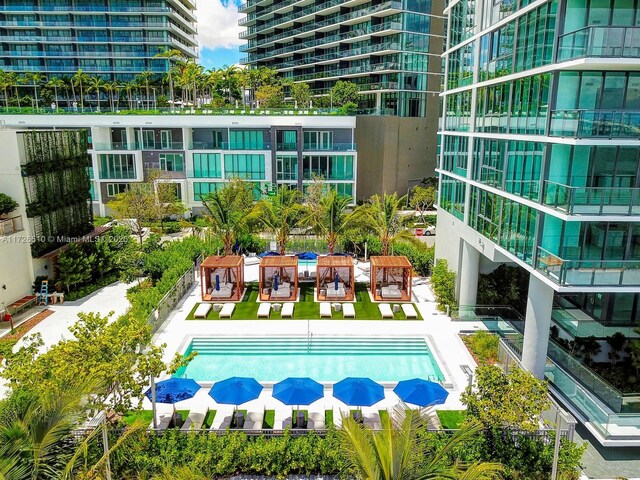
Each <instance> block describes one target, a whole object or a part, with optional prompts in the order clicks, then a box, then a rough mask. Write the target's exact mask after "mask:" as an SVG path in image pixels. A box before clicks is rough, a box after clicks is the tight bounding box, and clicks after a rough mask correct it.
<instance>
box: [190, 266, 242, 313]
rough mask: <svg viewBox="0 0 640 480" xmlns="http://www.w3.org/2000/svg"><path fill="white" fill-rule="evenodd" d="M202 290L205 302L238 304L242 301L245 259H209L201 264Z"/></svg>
mask: <svg viewBox="0 0 640 480" xmlns="http://www.w3.org/2000/svg"><path fill="white" fill-rule="evenodd" d="M216 277H217V279H216ZM200 288H201V293H202V301H204V302H214V301H215V302H224V301H227V302H236V301H239V300H240V299H242V295H243V293H244V257H240V256H237V255H229V256H225V257H221V256H212V257H207V258H206V259H205V261H204V262H202V263H201V264H200Z"/></svg>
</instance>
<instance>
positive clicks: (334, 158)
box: [302, 155, 353, 180]
mask: <svg viewBox="0 0 640 480" xmlns="http://www.w3.org/2000/svg"><path fill="white" fill-rule="evenodd" d="M302 168H303V173H302V175H303V177H302V178H303V179H304V180H312V179H313V177H314V176H320V177H323V178H325V179H327V180H352V179H353V156H352V155H305V156H304V158H303V162H302Z"/></svg>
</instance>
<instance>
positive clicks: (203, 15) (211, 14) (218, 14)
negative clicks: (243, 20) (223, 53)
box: [196, 0, 245, 49]
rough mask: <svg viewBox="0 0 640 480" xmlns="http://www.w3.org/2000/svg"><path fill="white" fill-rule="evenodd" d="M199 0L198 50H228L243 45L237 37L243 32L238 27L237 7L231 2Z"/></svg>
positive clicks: (197, 14)
mask: <svg viewBox="0 0 640 480" xmlns="http://www.w3.org/2000/svg"><path fill="white" fill-rule="evenodd" d="M224 3H225V4H226V6H225V5H223V2H222V1H221V0H200V1H199V2H198V4H197V6H198V8H197V10H196V16H197V17H198V41H199V43H200V48H201V49H202V48H218V47H224V48H230V47H235V46H238V45H242V44H243V43H245V42H244V41H242V40H240V38H239V37H238V35H239V34H240V32H241V31H242V30H243V28H242V27H240V26H238V19H239V18H240V17H242V16H243V15H241V14H240V13H238V7H237V6H236V5H235V4H234V2H233V1H228V0H227V1H224Z"/></svg>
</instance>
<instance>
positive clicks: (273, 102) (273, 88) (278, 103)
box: [256, 85, 284, 108]
mask: <svg viewBox="0 0 640 480" xmlns="http://www.w3.org/2000/svg"><path fill="white" fill-rule="evenodd" d="M256 100H257V101H258V103H259V104H260V106H262V107H266V108H280V107H282V104H283V103H284V93H283V91H282V86H281V85H263V86H261V87H260V88H258V91H257V92H256Z"/></svg>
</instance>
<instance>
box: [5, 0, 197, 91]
mask: <svg viewBox="0 0 640 480" xmlns="http://www.w3.org/2000/svg"><path fill="white" fill-rule="evenodd" d="M194 10H195V1H194V0H101V1H99V2H96V1H92V0H2V1H1V2H0V44H1V45H2V46H1V49H0V69H2V70H4V71H5V72H16V73H18V74H24V73H28V72H37V73H40V74H43V75H45V76H48V77H49V76H55V77H64V76H71V75H73V74H74V73H75V72H76V71H78V70H79V69H81V70H83V71H84V72H85V73H88V74H91V75H102V76H103V78H105V79H109V80H122V81H127V80H131V79H132V78H134V77H135V76H136V75H137V74H139V73H140V72H143V71H147V70H148V71H151V72H154V73H158V74H160V73H164V72H166V71H167V70H168V68H169V61H168V60H167V59H158V58H154V56H155V55H156V54H158V53H159V52H164V51H166V50H173V49H175V50H178V51H180V52H181V53H182V55H183V56H185V57H186V58H195V57H196V47H197V41H196V39H195V34H196V17H195V15H194Z"/></svg>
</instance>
